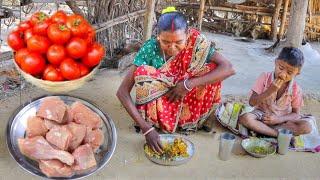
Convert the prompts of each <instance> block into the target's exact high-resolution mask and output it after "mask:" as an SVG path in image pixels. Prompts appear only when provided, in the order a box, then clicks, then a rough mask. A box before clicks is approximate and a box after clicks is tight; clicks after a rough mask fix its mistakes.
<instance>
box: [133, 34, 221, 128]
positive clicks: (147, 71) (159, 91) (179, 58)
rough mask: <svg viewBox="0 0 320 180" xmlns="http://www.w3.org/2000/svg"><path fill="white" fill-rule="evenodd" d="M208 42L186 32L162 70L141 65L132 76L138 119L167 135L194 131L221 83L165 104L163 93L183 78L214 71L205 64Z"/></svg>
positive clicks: (216, 97)
mask: <svg viewBox="0 0 320 180" xmlns="http://www.w3.org/2000/svg"><path fill="white" fill-rule="evenodd" d="M209 50H210V42H209V41H207V39H206V38H205V37H204V36H203V35H201V34H200V33H199V32H198V31H197V30H195V29H190V30H189V33H188V39H187V46H186V48H185V49H183V50H182V51H181V52H179V53H178V54H177V55H176V56H174V57H171V58H170V59H169V60H168V61H167V62H166V63H165V64H164V65H163V66H162V67H160V68H159V69H156V68H154V67H152V66H148V65H141V66H139V67H138V68H137V70H136V71H135V73H134V79H135V87H136V106H137V109H138V111H139V112H140V113H141V115H142V117H143V118H144V119H145V120H146V121H149V122H151V123H152V124H153V125H155V126H156V127H158V128H160V129H161V130H162V131H164V132H167V133H173V132H175V131H176V129H177V128H178V127H179V128H181V129H184V130H187V129H193V128H197V126H198V124H201V123H202V122H203V121H204V120H206V119H207V118H208V116H209V115H210V114H211V112H212V111H213V107H214V105H215V104H218V103H219V102H220V100H221V94H220V91H221V82H216V83H214V84H207V85H202V86H198V87H195V88H193V89H192V90H191V91H190V92H188V93H187V94H186V95H185V96H184V97H183V98H182V99H181V100H178V101H175V102H169V100H168V98H167V97H166V96H165V94H166V93H167V92H168V91H169V90H170V88H172V87H174V86H175V85H176V84H177V83H178V82H180V81H184V80H185V79H186V78H192V77H197V76H203V75H204V74H206V73H208V72H210V71H212V70H213V69H215V68H216V64H214V63H206V58H207V55H208V53H209Z"/></svg>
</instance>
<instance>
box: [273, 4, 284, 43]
mask: <svg viewBox="0 0 320 180" xmlns="http://www.w3.org/2000/svg"><path fill="white" fill-rule="evenodd" d="M275 5H276V7H275V8H274V12H273V16H272V22H271V32H272V34H271V35H272V36H271V37H272V39H273V41H276V40H277V35H278V19H279V14H280V9H281V5H282V0H275Z"/></svg>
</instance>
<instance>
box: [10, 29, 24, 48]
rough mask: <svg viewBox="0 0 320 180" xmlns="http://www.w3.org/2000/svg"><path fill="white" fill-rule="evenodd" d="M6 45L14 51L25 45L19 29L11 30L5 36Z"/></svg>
mask: <svg viewBox="0 0 320 180" xmlns="http://www.w3.org/2000/svg"><path fill="white" fill-rule="evenodd" d="M7 42H8V45H9V46H10V47H11V48H12V49H13V50H15V51H18V50H19V49H21V48H24V47H25V43H24V41H23V38H22V36H21V33H20V32H19V31H12V32H11V33H10V34H9V35H8V38H7Z"/></svg>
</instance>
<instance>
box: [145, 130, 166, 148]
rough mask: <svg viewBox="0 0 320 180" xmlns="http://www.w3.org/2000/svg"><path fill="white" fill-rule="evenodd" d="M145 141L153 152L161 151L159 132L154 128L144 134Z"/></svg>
mask: <svg viewBox="0 0 320 180" xmlns="http://www.w3.org/2000/svg"><path fill="white" fill-rule="evenodd" d="M146 141H147V144H148V145H149V146H150V147H151V149H152V150H153V151H154V152H158V153H162V149H163V147H162V145H161V142H160V136H159V133H158V132H157V131H156V130H152V131H150V132H149V133H148V134H147V135H146Z"/></svg>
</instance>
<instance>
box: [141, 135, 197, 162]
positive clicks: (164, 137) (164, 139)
mask: <svg viewBox="0 0 320 180" xmlns="http://www.w3.org/2000/svg"><path fill="white" fill-rule="evenodd" d="M176 138H181V139H182V140H183V141H184V142H185V143H186V144H187V146H188V147H187V152H188V154H189V157H176V158H174V159H173V160H168V159H161V158H157V157H154V156H150V155H149V154H147V153H146V151H145V150H144V149H145V146H147V144H144V146H143V151H144V153H145V155H146V157H147V158H148V159H149V160H150V161H152V162H154V163H156V164H160V165H164V166H178V165H181V164H185V163H187V162H188V161H190V159H191V158H192V157H193V155H194V153H195V148H194V144H193V143H192V142H191V141H190V140H188V139H187V138H185V137H182V136H179V135H174V134H160V141H161V142H162V143H173V141H174V139H176Z"/></svg>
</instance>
